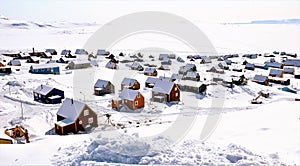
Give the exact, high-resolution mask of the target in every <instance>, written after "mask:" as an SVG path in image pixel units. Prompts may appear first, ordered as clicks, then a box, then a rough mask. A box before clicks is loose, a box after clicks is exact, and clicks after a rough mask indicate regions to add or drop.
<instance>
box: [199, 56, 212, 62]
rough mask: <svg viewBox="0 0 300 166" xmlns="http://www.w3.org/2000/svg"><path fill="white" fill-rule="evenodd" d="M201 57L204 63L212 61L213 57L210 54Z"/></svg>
mask: <svg viewBox="0 0 300 166" xmlns="http://www.w3.org/2000/svg"><path fill="white" fill-rule="evenodd" d="M201 59H202V60H201V62H203V63H211V59H210V58H209V57H208V56H202V57H201Z"/></svg>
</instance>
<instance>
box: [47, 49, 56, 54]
mask: <svg viewBox="0 0 300 166" xmlns="http://www.w3.org/2000/svg"><path fill="white" fill-rule="evenodd" d="M45 52H50V53H54V52H55V49H46V51H45Z"/></svg>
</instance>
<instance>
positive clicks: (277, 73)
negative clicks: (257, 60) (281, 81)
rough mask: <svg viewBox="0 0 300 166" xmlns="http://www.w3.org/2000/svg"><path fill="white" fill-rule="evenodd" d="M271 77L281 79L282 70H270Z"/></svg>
mask: <svg viewBox="0 0 300 166" xmlns="http://www.w3.org/2000/svg"><path fill="white" fill-rule="evenodd" d="M269 76H271V77H283V70H277V69H271V70H270V72H269Z"/></svg>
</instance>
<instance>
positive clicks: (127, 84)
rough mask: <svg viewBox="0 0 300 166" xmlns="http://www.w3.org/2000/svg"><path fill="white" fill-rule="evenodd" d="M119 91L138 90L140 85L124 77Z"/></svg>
mask: <svg viewBox="0 0 300 166" xmlns="http://www.w3.org/2000/svg"><path fill="white" fill-rule="evenodd" d="M121 89H122V90H123V89H133V90H139V89H140V83H139V82H138V81H137V80H136V79H132V78H127V77H125V78H124V79H123V80H122V82H121Z"/></svg>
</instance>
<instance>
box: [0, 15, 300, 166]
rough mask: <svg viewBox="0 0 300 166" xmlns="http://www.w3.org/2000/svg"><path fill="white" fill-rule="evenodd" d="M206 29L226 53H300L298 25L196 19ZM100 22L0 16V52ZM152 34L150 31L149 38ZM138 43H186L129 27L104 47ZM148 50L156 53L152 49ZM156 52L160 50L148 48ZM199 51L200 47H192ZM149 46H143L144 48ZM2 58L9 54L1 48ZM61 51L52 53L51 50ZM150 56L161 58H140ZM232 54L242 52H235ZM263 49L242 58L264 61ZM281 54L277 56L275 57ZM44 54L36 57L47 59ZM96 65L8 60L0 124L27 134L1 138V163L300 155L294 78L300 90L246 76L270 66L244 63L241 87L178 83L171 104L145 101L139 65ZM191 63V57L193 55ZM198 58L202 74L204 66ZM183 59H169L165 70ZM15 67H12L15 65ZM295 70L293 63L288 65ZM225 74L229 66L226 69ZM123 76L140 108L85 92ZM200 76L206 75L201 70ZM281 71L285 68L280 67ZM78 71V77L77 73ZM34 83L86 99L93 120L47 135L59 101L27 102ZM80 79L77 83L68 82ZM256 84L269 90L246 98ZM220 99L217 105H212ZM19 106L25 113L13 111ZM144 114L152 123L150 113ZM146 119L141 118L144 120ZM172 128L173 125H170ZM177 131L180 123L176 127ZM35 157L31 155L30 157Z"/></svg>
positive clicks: (255, 161) (60, 45)
mask: <svg viewBox="0 0 300 166" xmlns="http://www.w3.org/2000/svg"><path fill="white" fill-rule="evenodd" d="M197 25H198V26H199V27H200V29H201V30H203V32H204V33H205V34H206V35H207V36H208V38H209V39H210V40H211V42H212V43H213V45H214V46H215V48H216V50H217V52H218V53H219V54H220V55H222V54H226V53H262V54H263V53H265V52H272V51H274V50H278V51H286V52H296V53H298V55H299V52H300V48H299V45H300V39H299V37H298V36H300V28H299V26H300V25H299V24H279V25H278V24H276V25H272V24H268V25H265V24H259V25H252V24H241V25H240V24H197ZM100 27H101V25H98V24H87V23H85V24H74V23H55V24H41V25H40V24H36V23H32V22H25V21H15V20H10V19H8V18H5V17H3V16H1V18H0V34H1V35H0V51H1V53H3V52H19V51H20V50H21V51H26V50H29V51H31V49H32V47H34V48H35V49H37V50H40V51H44V49H46V48H55V49H57V51H58V53H60V51H61V50H63V49H71V50H72V52H73V53H74V51H75V49H76V48H82V47H83V45H84V44H85V42H86V41H87V40H88V39H89V37H90V36H91V35H92V34H93V32H94V31H96V30H97V29H98V28H100ZM153 35H154V36H155V37H153ZM145 47H158V48H166V49H169V50H171V51H173V52H174V53H176V55H177V56H182V57H183V59H184V60H187V59H186V56H187V55H189V54H193V53H192V52H189V51H190V50H189V49H188V48H186V47H184V46H182V43H180V42H179V41H177V40H173V39H171V38H170V37H168V36H167V37H166V36H160V35H157V34H140V35H136V36H130V37H129V38H127V39H124V40H123V41H120V42H119V43H118V44H116V45H114V47H113V48H111V50H110V51H111V52H112V53H114V54H115V55H118V53H119V52H120V50H121V51H123V52H124V53H126V54H127V56H126V57H118V58H119V59H120V60H123V59H130V58H128V54H130V55H132V54H133V53H134V52H136V51H137V50H142V51H143V48H145ZM151 54H153V55H154V56H157V55H155V53H151ZM156 54H158V53H156ZM200 54H205V53H200ZM149 55H150V53H149V52H145V55H144V56H145V57H148V56H149ZM2 58H4V59H5V60H6V61H7V62H8V61H9V60H10V59H11V58H9V57H5V56H2ZM58 58H60V55H57V56H55V57H54V59H58ZM144 59H145V61H146V62H143V64H145V63H150V64H159V62H158V61H156V62H152V61H150V59H147V58H144ZM238 60H239V61H243V60H245V59H244V58H238ZM266 60H268V58H264V57H259V58H258V59H256V60H249V59H247V61H250V62H251V61H252V62H253V63H254V62H255V63H257V62H259V63H263V62H264V61H266ZM278 60H280V58H279V59H278ZM46 61H47V60H46V59H42V60H41V63H46ZM97 61H98V63H99V67H93V68H89V69H82V70H71V71H67V70H65V69H64V68H65V64H59V65H60V67H61V74H60V75H36V74H30V73H29V72H28V70H29V66H30V64H28V63H25V61H22V66H21V67H13V72H12V74H10V75H1V76H0V78H1V79H0V85H1V90H0V132H4V130H5V129H6V128H11V127H14V126H15V125H19V124H22V125H23V126H24V127H26V128H27V129H28V131H29V136H30V140H31V143H29V144H14V145H1V146H0V160H1V163H0V165H50V164H54V165H71V164H74V165H79V164H81V165H104V164H106V163H113V164H157V165H161V164H164V165H280V164H289V165H290V164H296V165H299V164H300V158H299V156H300V103H299V101H294V100H295V98H300V96H299V91H300V81H299V79H298V80H296V79H293V78H292V79H291V85H290V86H289V87H291V88H293V89H296V90H297V91H298V94H292V93H288V92H283V91H281V90H279V89H278V88H280V87H283V86H281V85H274V86H272V87H269V86H263V85H258V84H256V83H254V82H252V81H250V80H251V79H252V78H253V77H254V75H255V74H257V73H262V74H267V73H268V71H264V70H255V71H254V72H251V71H246V72H245V76H246V78H249V79H250V80H249V81H248V84H247V85H245V86H243V87H241V86H235V87H234V88H232V89H231V88H225V87H223V86H221V85H210V86H208V90H207V95H206V97H204V98H199V96H198V97H197V96H196V95H195V94H193V93H191V92H182V102H181V103H179V104H178V105H177V104H175V105H165V104H162V103H154V102H149V99H150V96H151V91H150V90H149V89H147V88H144V87H145V85H144V81H145V80H146V78H147V77H146V76H144V75H143V74H142V73H141V72H133V71H130V70H128V69H127V67H126V65H125V64H120V66H119V70H117V71H114V70H110V69H106V68H104V66H105V64H106V62H107V61H108V60H107V59H105V58H104V57H99V58H98V59H97ZM196 62H199V61H196ZM196 64H197V68H198V71H199V73H200V75H201V82H204V77H206V78H210V77H211V74H208V73H206V72H205V71H206V69H207V65H202V64H199V63H196ZM181 65H183V64H181V63H179V62H176V60H174V61H173V65H172V66H171V71H172V70H173V71H174V70H177V69H178V68H179V66H181ZM16 69H20V71H17V70H16ZM296 70H298V71H299V70H300V69H299V68H296ZM82 73H83V74H86V75H87V76H89V75H90V76H93V77H92V78H89V79H91V81H87V80H84V81H83V84H84V87H79V88H82V89H80V92H81V91H82V93H78V92H79V90H76V92H75V88H74V86H75V85H74V84H75V83H74V81H73V79H74V77H78V74H79V76H81V75H80V74H82ZM225 74H226V76H230V75H231V74H234V73H233V72H229V71H226V73H225ZM158 75H159V76H170V75H171V73H170V72H166V71H160V70H159V71H158ZM122 76H123V77H124V76H130V77H133V78H135V79H137V80H138V81H140V82H141V90H140V91H141V93H142V94H143V95H144V96H145V100H146V102H145V108H144V110H143V111H142V112H141V113H125V112H116V111H114V110H111V109H110V105H111V103H110V99H111V98H112V97H114V96H112V95H106V96H93V94H92V90H93V89H92V86H93V84H94V82H95V81H96V79H98V78H102V79H107V80H111V81H112V82H113V83H114V84H115V86H116V87H117V88H119V83H120V82H121V81H122V79H121V77H122ZM202 76H204V77H202ZM285 77H289V76H288V75H285ZM84 78H85V77H84ZM41 84H49V85H52V86H54V87H57V88H59V89H63V90H64V91H65V95H66V97H69V98H75V99H77V100H81V101H85V102H86V103H87V104H88V105H89V106H91V107H92V108H93V109H94V110H95V111H96V112H97V113H98V118H99V127H98V128H96V129H95V130H94V131H93V132H92V133H91V134H79V135H67V136H58V135H48V134H46V133H47V132H48V131H49V130H51V129H53V127H54V123H55V122H56V112H57V110H58V108H59V107H60V104H55V105H45V104H41V103H38V102H35V101H33V95H32V90H33V89H35V88H36V87H37V86H39V85H41ZM77 84H78V82H76V85H77ZM261 90H265V91H268V92H269V93H270V98H267V99H265V98H260V100H262V101H263V104H262V105H251V104H250V100H251V99H253V98H254V97H255V96H257V95H258V92H259V91H261ZM216 101H220V103H221V104H220V105H221V107H218V106H220V105H219V104H218V105H214V104H215V102H216ZM21 110H23V112H24V118H23V120H21ZM104 113H111V114H112V117H111V118H112V122H113V123H116V124H117V123H122V124H124V123H127V122H128V121H131V122H133V123H132V124H130V125H129V124H127V125H126V128H125V129H119V128H113V127H111V126H108V125H107V124H106V123H105V120H106V119H105V117H104V116H103V114H104ZM208 118H216V119H217V120H216V121H215V124H212V126H214V125H216V126H215V128H212V130H213V132H211V133H210V134H209V136H208V137H207V138H206V139H201V138H202V137H201V134H203V133H202V131H203V127H204V126H205V122H206V121H207V119H208ZM149 119H151V122H149ZM146 120H148V121H147V123H146V122H145V121H146ZM185 120H193V123H192V126H190V127H189V128H187V129H186V131H184V132H182V133H177V136H175V138H177V139H176V140H173V139H174V137H168V136H166V135H162V134H161V133H164V132H165V131H167V130H168V129H172V126H174V125H182V126H185V124H188V123H191V122H189V121H185ZM173 132H176V130H175V131H173ZM177 132H181V130H180V127H179V128H178V131H177ZM33 156H34V157H33Z"/></svg>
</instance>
